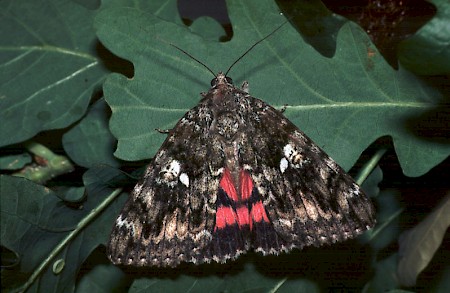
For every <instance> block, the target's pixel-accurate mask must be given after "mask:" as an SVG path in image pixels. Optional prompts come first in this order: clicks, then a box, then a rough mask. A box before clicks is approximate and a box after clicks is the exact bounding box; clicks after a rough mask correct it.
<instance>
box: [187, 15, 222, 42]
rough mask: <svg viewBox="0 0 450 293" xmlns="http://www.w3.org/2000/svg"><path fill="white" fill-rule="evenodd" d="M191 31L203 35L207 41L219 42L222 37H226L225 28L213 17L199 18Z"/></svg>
mask: <svg viewBox="0 0 450 293" xmlns="http://www.w3.org/2000/svg"><path fill="white" fill-rule="evenodd" d="M189 29H190V30H191V31H192V32H193V33H196V34H199V35H201V36H202V37H203V38H204V39H206V40H216V41H218V40H219V39H220V38H221V37H226V33H225V30H224V29H223V27H222V26H221V25H220V23H218V22H217V21H216V20H215V19H214V18H211V17H199V18H197V19H196V20H195V21H194V23H193V24H192V25H191V26H190V27H189Z"/></svg>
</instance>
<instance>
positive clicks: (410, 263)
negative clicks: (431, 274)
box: [397, 195, 450, 286]
mask: <svg viewBox="0 0 450 293" xmlns="http://www.w3.org/2000/svg"><path fill="white" fill-rule="evenodd" d="M449 226H450V195H447V196H446V197H445V198H444V200H443V202H442V203H441V204H440V205H439V206H438V207H437V208H436V209H435V210H434V211H433V212H432V213H430V214H429V215H428V216H427V217H426V218H425V219H424V220H423V221H422V222H420V223H419V224H418V225H417V226H416V227H414V228H413V229H411V230H408V231H406V232H403V233H402V235H400V239H399V246H400V248H399V252H398V253H399V263H398V269H397V276H398V278H399V281H400V284H402V285H403V286H414V285H415V283H416V278H417V276H418V275H419V273H420V272H421V271H422V270H423V269H424V268H425V267H426V266H427V265H428V264H429V263H430V261H431V259H432V258H433V256H434V254H435V252H436V251H437V249H438V248H439V247H440V246H441V244H442V239H443V238H444V235H445V233H446V232H447V230H448V228H449Z"/></svg>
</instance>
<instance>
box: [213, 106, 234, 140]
mask: <svg viewBox="0 0 450 293" xmlns="http://www.w3.org/2000/svg"><path fill="white" fill-rule="evenodd" d="M216 129H217V132H218V133H219V134H220V135H221V136H223V137H224V138H225V139H227V140H229V139H232V138H233V137H234V136H235V135H236V133H237V132H238V130H239V121H238V117H236V115H233V114H232V113H230V112H224V113H221V114H219V116H218V117H217V124H216Z"/></svg>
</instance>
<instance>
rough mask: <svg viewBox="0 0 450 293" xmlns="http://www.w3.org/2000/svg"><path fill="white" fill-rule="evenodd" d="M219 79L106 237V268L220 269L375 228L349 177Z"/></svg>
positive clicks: (285, 123)
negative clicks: (250, 256) (244, 257)
mask: <svg viewBox="0 0 450 293" xmlns="http://www.w3.org/2000/svg"><path fill="white" fill-rule="evenodd" d="M267 37H268V36H267ZM267 37H266V38H267ZM264 39H265V38H264ZM264 39H262V40H260V41H259V42H258V43H260V42H261V41H263V40H264ZM258 43H256V44H255V45H257V44H258ZM255 45H253V46H252V47H251V48H250V49H249V50H247V52H245V53H244V54H243V55H242V56H241V57H240V58H239V59H238V60H240V59H241V58H242V57H243V56H244V55H245V54H246V53H248V51H250V50H251V49H252V48H253V47H254V46H255ZM177 48H178V47H177ZM178 49H179V48H178ZM180 50H181V49H180ZM181 51H183V50H181ZM183 52H184V51H183ZM185 53H186V52H185ZM186 54H187V55H189V54H188V53H186ZM189 56H190V55H189ZM191 57H192V56H191ZM192 58H193V57H192ZM194 59H195V58H194ZM195 60H196V61H198V60H197V59H195ZM198 62H199V63H201V62H200V61H198ZM236 62H237V61H236ZM236 62H235V63H236ZM235 63H233V65H234V64H235ZM201 64H202V65H203V63H201ZM233 65H232V66H233ZM232 66H231V67H232ZM205 67H206V66H205ZM231 67H230V69H231ZM230 69H229V70H230ZM208 70H209V71H211V70H210V69H209V68H208ZM229 70H228V71H229ZM228 71H227V73H228ZM211 72H212V71H211ZM227 73H225V74H224V73H218V74H217V75H215V74H214V73H213V74H214V75H215V78H214V79H213V80H212V82H211V88H210V90H209V91H208V92H207V93H204V94H202V95H203V99H202V100H201V101H200V102H199V104H198V105H197V106H196V107H194V108H192V109H191V110H189V111H188V112H187V113H186V114H185V115H184V116H183V117H182V118H181V119H180V120H179V121H178V123H177V124H176V125H175V127H174V128H173V129H171V130H170V131H169V132H168V137H167V138H166V140H165V142H164V143H163V145H162V146H161V148H160V149H159V150H158V152H157V153H156V155H155V157H154V159H153V161H152V162H151V163H150V165H149V166H148V167H147V170H146V172H145V175H144V176H143V178H142V179H141V180H140V181H139V183H138V184H137V185H136V187H135V188H134V190H133V192H132V194H131V196H130V198H129V199H128V201H127V203H126V204H125V207H124V208H123V210H122V212H121V213H120V215H119V217H118V218H117V220H116V222H115V226H114V228H113V231H112V233H111V238H110V241H109V247H108V256H109V258H110V259H111V261H112V262H113V263H115V264H124V265H134V266H169V267H174V266H176V265H178V264H180V263H181V262H192V263H195V264H201V263H208V262H211V261H215V262H219V263H223V262H225V261H227V260H229V259H235V258H237V257H238V256H239V255H240V254H242V253H245V252H246V251H247V250H250V249H253V250H254V251H257V252H261V253H262V254H264V255H266V254H279V253H280V252H288V251H289V250H291V249H293V248H299V249H300V248H302V247H304V246H307V245H314V246H320V245H322V244H326V243H333V242H337V241H343V240H346V239H349V238H353V237H355V236H357V235H359V234H361V233H362V232H364V231H365V230H367V229H369V228H370V227H372V226H373V225H374V222H375V219H374V208H373V206H372V203H371V201H370V199H369V198H368V197H367V196H366V195H365V194H364V192H363V191H362V190H361V188H360V187H359V186H358V185H357V184H356V183H355V182H354V181H353V179H352V178H351V177H350V176H349V175H348V174H347V173H346V172H345V171H344V170H343V169H342V168H341V167H339V166H338V165H337V164H336V163H335V162H334V161H333V160H332V159H331V158H330V157H329V156H328V155H327V154H326V153H325V152H324V151H323V150H321V149H320V148H319V147H318V146H317V145H316V144H315V143H314V142H313V141H311V139H309V138H308V137H307V136H306V135H305V134H304V133H303V132H302V131H300V130H299V129H298V128H297V127H296V126H295V125H294V124H293V123H291V122H290V121H289V120H288V119H286V118H285V117H284V116H283V114H282V113H281V112H280V111H278V110H276V109H274V108H273V107H271V106H270V105H268V104H267V103H265V102H263V101H262V100H259V99H257V98H254V97H252V96H250V95H249V93H248V92H247V88H248V87H247V84H246V83H245V84H244V85H243V87H242V88H237V87H235V86H234V85H233V83H232V81H231V79H230V78H229V77H228V76H227Z"/></svg>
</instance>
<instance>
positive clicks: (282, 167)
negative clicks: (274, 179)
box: [280, 158, 289, 173]
mask: <svg viewBox="0 0 450 293" xmlns="http://www.w3.org/2000/svg"><path fill="white" fill-rule="evenodd" d="M288 166H289V162H288V161H287V160H286V158H282V159H281V160H280V171H281V173H284V171H286V169H287V167H288Z"/></svg>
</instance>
